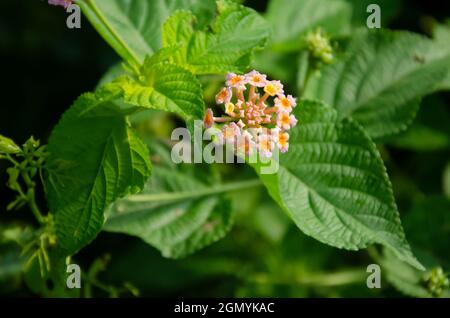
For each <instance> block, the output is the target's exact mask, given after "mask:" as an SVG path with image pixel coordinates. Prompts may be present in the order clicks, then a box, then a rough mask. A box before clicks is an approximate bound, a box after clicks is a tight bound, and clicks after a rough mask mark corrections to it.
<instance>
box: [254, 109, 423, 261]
mask: <svg viewBox="0 0 450 318" xmlns="http://www.w3.org/2000/svg"><path fill="white" fill-rule="evenodd" d="M294 113H295V116H296V117H297V118H298V119H299V124H298V126H296V127H295V128H294V129H293V130H291V133H290V139H289V140H290V147H289V148H290V149H289V151H288V152H287V153H286V154H281V155H280V162H279V170H278V172H277V173H276V174H260V178H261V180H262V181H263V183H264V184H265V186H266V187H267V189H268V191H269V193H270V195H271V196H272V197H273V198H274V199H275V201H276V202H277V203H278V204H279V205H280V206H281V207H282V208H283V209H284V211H285V212H286V213H287V214H288V215H289V216H290V217H291V218H292V219H293V221H294V222H295V223H296V224H297V226H298V227H299V228H300V229H301V230H302V231H303V232H304V233H305V234H307V235H310V236H312V237H314V238H315V239H317V240H319V241H321V242H323V243H326V244H329V245H332V246H335V247H338V248H345V249H349V250H358V249H361V248H365V247H367V246H369V245H371V244H374V243H379V244H383V245H385V246H387V247H389V248H390V249H391V250H393V251H394V252H395V254H396V255H397V256H398V257H399V258H400V259H402V260H405V261H407V262H409V263H410V264H412V265H413V266H415V267H417V268H419V269H421V268H422V266H421V265H420V263H419V262H418V261H417V260H416V259H415V257H414V256H413V254H412V253H411V250H410V248H409V245H408V242H407V241H406V238H405V235H404V233H403V229H402V226H401V223H400V218H399V213H398V211H397V206H396V204H395V201H394V196H393V193H392V186H391V183H390V181H389V178H388V176H387V174H386V168H385V167H384V165H383V161H382V160H381V158H380V155H379V153H378V150H377V148H376V147H375V145H374V143H373V142H372V141H371V140H370V139H369V137H367V135H366V133H365V132H364V131H363V130H362V128H361V127H360V126H359V125H357V124H356V123H354V122H353V121H352V120H350V119H343V120H340V119H339V118H338V115H337V112H336V111H335V110H333V109H332V108H330V107H326V106H324V105H323V104H320V103H318V102H311V101H302V102H301V103H300V105H299V106H297V107H296V108H295V111H294ZM256 170H257V172H258V173H260V166H259V165H256Z"/></svg>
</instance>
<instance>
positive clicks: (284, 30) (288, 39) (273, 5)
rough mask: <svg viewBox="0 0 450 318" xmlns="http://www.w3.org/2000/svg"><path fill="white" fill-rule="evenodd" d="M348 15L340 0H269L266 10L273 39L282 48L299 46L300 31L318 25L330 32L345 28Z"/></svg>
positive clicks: (306, 30) (347, 9)
mask: <svg viewBox="0 0 450 318" xmlns="http://www.w3.org/2000/svg"><path fill="white" fill-rule="evenodd" d="M351 15H352V8H351V6H350V5H349V4H348V3H346V2H345V1H343V0H297V1H292V0H271V1H270V4H269V8H268V10H267V20H268V21H269V22H270V23H271V24H272V29H273V34H272V43H273V45H274V46H275V47H277V48H278V49H282V50H295V49H299V48H300V46H301V37H302V35H305V33H306V32H308V31H311V30H313V29H315V28H317V27H319V26H320V27H321V28H323V29H324V30H325V31H327V33H329V34H331V35H338V34H342V33H344V32H347V31H348V30H349V27H350V21H351Z"/></svg>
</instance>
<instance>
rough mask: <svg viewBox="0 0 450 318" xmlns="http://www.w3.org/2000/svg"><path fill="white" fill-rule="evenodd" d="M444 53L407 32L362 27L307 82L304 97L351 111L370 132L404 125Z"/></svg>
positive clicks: (440, 68)
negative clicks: (337, 56) (330, 62)
mask: <svg viewBox="0 0 450 318" xmlns="http://www.w3.org/2000/svg"><path fill="white" fill-rule="evenodd" d="M443 61H445V56H443V55H442V54H441V53H439V52H438V51H437V50H436V44H435V43H434V42H433V41H432V40H430V39H427V38H425V37H422V36H419V35H416V34H412V33H407V32H387V31H382V32H362V33H360V34H359V35H357V36H355V39H354V40H353V41H352V42H351V43H350V44H349V47H348V50H347V54H346V56H345V57H344V58H343V59H342V60H341V61H339V62H337V63H335V64H333V65H331V66H329V67H327V68H325V69H324V70H323V71H322V72H321V76H320V77H315V78H314V80H312V81H311V82H310V85H309V87H308V89H307V92H306V95H305V96H306V97H309V98H317V99H320V100H323V101H325V102H326V103H327V104H329V105H331V106H333V107H335V108H336V109H337V110H338V111H339V112H340V113H341V114H342V115H343V116H352V117H353V118H354V119H356V120H357V121H358V122H359V123H360V124H362V125H363V126H364V128H365V129H366V131H367V132H368V133H369V135H370V136H371V137H373V138H380V137H385V136H389V135H393V134H396V133H398V132H400V131H402V130H405V129H406V128H407V127H408V125H409V124H411V122H412V121H413V119H414V116H415V114H416V112H417V110H418V108H419V100H420V98H421V97H422V96H424V95H427V94H429V93H431V92H433V91H434V90H435V89H436V86H437V84H438V83H440V82H441V81H442V79H443V78H444V76H445V75H446V74H447V71H448V70H447V64H445V63H444V64H443Z"/></svg>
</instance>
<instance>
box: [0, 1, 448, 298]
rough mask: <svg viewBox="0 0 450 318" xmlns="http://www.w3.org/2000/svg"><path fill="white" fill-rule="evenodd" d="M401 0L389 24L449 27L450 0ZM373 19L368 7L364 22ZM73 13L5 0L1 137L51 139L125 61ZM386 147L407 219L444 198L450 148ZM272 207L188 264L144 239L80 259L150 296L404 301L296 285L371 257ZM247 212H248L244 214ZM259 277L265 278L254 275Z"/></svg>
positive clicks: (346, 288)
mask: <svg viewBox="0 0 450 318" xmlns="http://www.w3.org/2000/svg"><path fill="white" fill-rule="evenodd" d="M105 1H107V0H105ZM293 1H295V0H293ZM353 2H355V3H358V2H361V8H365V6H363V5H362V3H371V2H373V1H353ZM394 2H395V3H396V4H395V5H393V6H390V7H389V12H388V13H387V14H388V15H389V16H390V17H391V19H390V22H389V25H384V27H388V26H389V27H391V28H394V29H405V30H411V31H415V32H420V33H425V34H426V33H427V32H428V30H427V25H428V24H427V21H428V20H427V17H433V18H434V19H436V20H438V21H444V20H445V18H448V17H449V16H450V2H449V1H439V2H438V1H435V2H434V3H433V2H431V1H423V0H415V1H403V2H402V1H394ZM246 4H247V5H248V6H251V7H253V8H256V9H258V10H259V11H264V10H265V6H266V4H267V1H259V0H254V1H248V2H247V3H246ZM364 14H365V13H364V11H362V12H361V16H364ZM66 17H67V15H66V13H65V12H64V10H63V9H62V8H59V7H53V6H49V5H47V1H44V0H2V1H1V2H0V61H1V62H0V63H1V68H0V70H1V73H0V76H1V77H0V81H1V86H0V92H1V106H0V133H1V134H3V135H5V136H9V137H11V138H13V139H14V140H16V141H17V142H18V143H22V142H24V141H25V140H26V139H27V138H28V137H29V136H30V135H34V136H35V137H36V138H40V139H41V140H42V141H44V142H46V140H47V138H48V136H49V133H50V131H51V129H52V128H53V126H54V125H55V124H56V123H57V122H58V120H59V118H60V116H61V115H62V113H63V112H64V111H65V110H66V109H67V108H68V107H69V106H70V105H71V103H72V102H73V101H74V100H75V99H76V98H77V97H78V96H79V95H80V94H81V93H83V92H86V91H90V90H92V89H93V88H94V87H95V85H96V83H97V81H98V80H99V79H100V77H101V76H102V74H103V73H104V72H105V71H106V70H108V68H109V67H110V66H111V65H113V64H114V63H116V62H117V61H118V60H119V59H118V57H117V56H116V54H115V53H114V52H113V50H112V49H110V48H109V47H108V45H107V44H106V43H105V42H104V41H103V39H102V38H101V37H100V36H99V35H98V34H97V33H96V32H95V30H94V29H93V28H92V27H91V26H90V25H89V23H88V21H87V20H86V19H82V28H81V29H73V30H70V29H68V28H67V27H66V25H65V21H66ZM357 18H358V17H355V19H357ZM449 100H450V98H449V94H448V93H441V94H439V95H434V96H432V97H427V98H426V99H425V100H424V102H423V104H422V111H421V113H422V112H425V114H424V115H423V116H421V120H425V121H427V123H429V124H430V125H435V126H437V127H438V128H439V129H440V130H442V131H443V132H444V134H447V137H448V136H450V133H449V129H450V127H448V126H447V127H442V126H441V123H440V122H439V120H440V119H441V120H445V117H446V116H448V114H449V104H450V103H449ZM436 105H440V106H436ZM427 106H429V107H430V109H437V110H436V111H437V112H441V113H442V115H441V116H437V117H435V116H428V115H427V111H423V109H424V108H426V107H427ZM433 107H434V108H433ZM443 117H444V118H443ZM447 121H448V118H447ZM444 125H445V124H444ZM387 149H388V151H386V154H387V157H386V158H385V159H386V163H387V166H388V169H389V172H390V175H391V179H392V180H393V183H394V190H395V192H396V196H397V200H398V203H399V207H400V211H401V212H402V213H403V211H407V210H408V209H409V208H410V205H411V201H412V197H414V196H416V195H420V196H429V195H434V194H439V193H441V192H442V181H441V179H442V171H443V170H444V167H445V165H446V164H447V162H448V161H449V158H450V152H449V148H448V147H447V148H445V149H444V150H437V151H432V152H430V151H422V152H415V151H414V152H413V151H410V150H401V149H399V148H397V147H395V148H394V147H389V148H387ZM2 165H3V163H0V184H1V185H4V184H5V182H6V176H5V173H4V166H2ZM0 193H1V195H0V206H1V208H0V214H4V215H3V216H2V219H3V220H4V219H7V218H10V217H14V218H17V217H19V218H20V217H22V218H26V217H27V213H28V212H27V211H26V210H25V211H24V212H23V213H22V211H19V212H17V213H14V215H12V214H11V213H7V212H6V211H4V208H3V207H4V206H6V204H7V202H9V201H10V200H11V198H12V193H11V192H9V191H8V190H7V189H5V187H3V186H2V188H1V192H0ZM251 200H254V201H253V202H259V201H261V200H263V199H261V198H259V197H255V198H253V199H252V198H250V199H249V204H250V203H251V202H252V201H251ZM241 208H242V210H244V209H245V207H241ZM272 208H273V209H272ZM265 209H266V210H269V212H264V213H261V214H260V216H256V217H252V218H251V221H250V220H248V219H247V220H246V221H243V222H236V223H239V224H238V225H237V226H236V228H235V229H234V230H233V231H232V233H231V234H230V235H229V236H228V237H227V238H226V239H224V240H223V241H222V242H219V243H217V244H215V245H214V246H212V247H209V248H207V249H206V250H204V251H202V252H200V253H199V254H198V255H195V256H193V257H189V258H188V259H186V260H181V261H172V260H165V259H163V258H162V257H160V255H159V253H158V252H157V251H156V250H154V249H153V248H151V247H148V246H146V245H144V244H142V243H140V241H139V240H138V239H134V238H130V237H126V236H122V235H112V234H105V233H102V234H100V236H99V237H98V239H97V240H96V241H95V242H94V243H93V244H91V245H90V246H88V247H87V248H85V249H84V250H83V251H82V252H81V253H80V254H79V255H78V256H77V262H79V263H80V264H81V265H82V267H83V266H85V267H88V266H89V264H91V262H92V261H93V260H94V259H95V258H96V257H98V256H101V255H103V254H105V253H111V254H112V259H113V261H112V263H111V264H110V265H109V267H108V270H107V271H106V272H104V273H103V274H102V277H103V279H105V280H106V281H108V282H111V283H116V282H117V283H118V284H120V283H122V282H123V281H125V280H127V281H132V282H133V283H134V284H135V285H137V286H138V287H139V288H140V289H141V291H142V294H143V295H150V296H173V295H183V296H250V295H251V296H389V295H399V294H398V293H397V292H396V291H395V290H394V289H393V288H387V289H383V291H382V292H376V291H371V290H368V289H367V288H366V287H365V284H363V283H361V284H350V285H345V284H343V287H339V286H340V284H338V283H339V279H341V280H343V281H344V282H345V279H349V280H351V278H352V276H351V274H352V273H351V272H349V273H348V274H349V276H348V277H346V276H345V275H344V276H328V277H325V278H323V277H322V278H320V277H318V278H316V281H313V283H311V285H314V287H311V288H310V286H309V285H308V283H307V282H299V284H296V283H295V281H291V280H290V276H289V273H290V272H291V270H293V268H294V267H295V268H296V270H297V269H298V268H301V269H303V270H305V271H307V270H314V269H317V268H319V270H320V271H321V272H330V273H333V271H334V270H337V269H339V268H341V267H343V266H345V268H354V267H357V266H363V264H367V263H368V262H370V261H369V258H368V256H367V253H366V252H345V251H339V250H337V249H333V248H330V247H327V246H325V245H323V244H320V243H318V242H315V241H313V240H312V239H309V238H306V237H305V236H304V235H303V234H301V233H300V232H299V231H298V229H296V228H294V227H293V226H291V227H289V226H286V225H284V223H283V222H285V220H284V219H283V218H282V217H281V218H280V217H278V216H273V212H270V210H271V209H272V210H276V209H275V208H274V206H271V205H266V206H265ZM275 212H276V213H278V210H276V211H275ZM245 213H248V212H244V213H243V215H245ZM260 218H261V219H262V218H264V220H260ZM271 218H272V219H271ZM267 220H271V222H272V223H270V224H271V225H270V226H272V227H275V228H276V227H277V226H278V225H279V227H280V231H281V232H280V234H279V235H282V234H285V233H287V234H286V238H285V239H284V243H283V244H282V245H281V246H282V248H278V247H277V244H276V242H277V237H274V238H270V237H269V238H267V237H264V234H261V233H263V231H262V232H258V231H253V232H252V231H249V230H248V228H258V227H265V226H267V225H266V223H267V222H268V221H267ZM248 223H251V224H248ZM286 231H287V232H286ZM406 231H407V229H406ZM275 233H276V231H275ZM407 236H408V233H407ZM361 268H362V267H361ZM271 271H278V272H280V271H285V275H278V276H277V279H276V280H275V281H273V280H272V281H270V283H267V280H270V279H271V278H270V272H271ZM255 272H256V273H258V272H261V273H265V274H264V275H259V276H258V275H253V274H254V273H255ZM249 273H251V274H249ZM267 273H269V274H268V275H266V274H267ZM344 274H345V272H344ZM250 275H253V276H254V277H253V276H252V277H250ZM268 277H269V278H268ZM247 278H248V279H247ZM333 279H334V280H335V282H336V280H337V286H338V288H333V289H329V288H327V286H326V285H327V283H326V282H327V280H330V281H332V280H333ZM324 282H325V283H324ZM323 283H324V284H323ZM322 285H325V286H322ZM7 289H9V288H7ZM11 291H12V292H13V295H28V293H29V292H28V291H27V290H26V289H18V290H15V289H14V288H11ZM0 292H1V290H0ZM4 292H5V291H4ZM99 295H102V294H101V292H100V294H99Z"/></svg>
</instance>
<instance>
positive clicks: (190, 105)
mask: <svg viewBox="0 0 450 318" xmlns="http://www.w3.org/2000/svg"><path fill="white" fill-rule="evenodd" d="M141 74H142V75H141V76H140V77H139V79H134V78H131V77H121V78H119V79H118V80H117V81H116V82H115V84H117V85H118V86H119V87H120V89H121V90H122V91H123V100H124V101H125V102H126V103H128V104H130V105H135V106H139V107H143V108H151V109H159V110H164V111H169V112H173V113H176V114H178V115H180V116H181V117H182V118H184V119H185V120H192V119H201V118H202V117H203V111H204V102H203V99H202V97H203V95H202V87H201V84H200V82H199V81H198V79H197V78H196V77H195V76H194V75H192V74H191V73H190V72H188V71H186V70H185V69H183V68H181V67H179V66H177V65H173V64H168V63H156V64H154V62H153V61H152V59H147V60H146V61H145V63H144V65H143V66H142V68H141Z"/></svg>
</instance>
